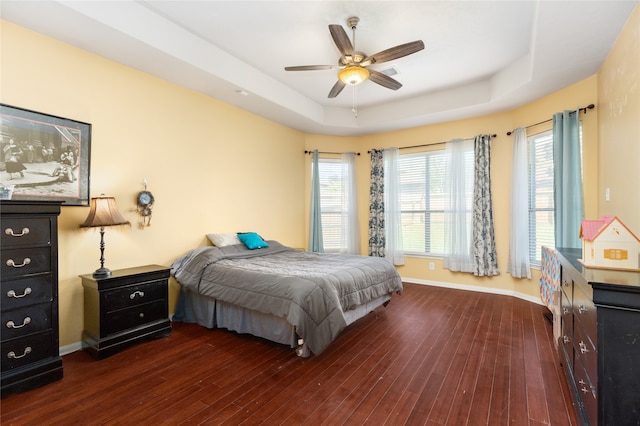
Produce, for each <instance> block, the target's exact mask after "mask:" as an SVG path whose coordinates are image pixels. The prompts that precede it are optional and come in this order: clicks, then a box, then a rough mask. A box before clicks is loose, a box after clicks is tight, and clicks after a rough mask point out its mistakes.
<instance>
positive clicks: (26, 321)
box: [7, 317, 31, 328]
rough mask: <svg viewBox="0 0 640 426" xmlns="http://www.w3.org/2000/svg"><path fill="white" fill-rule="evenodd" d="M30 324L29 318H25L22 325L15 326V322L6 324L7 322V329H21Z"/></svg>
mask: <svg viewBox="0 0 640 426" xmlns="http://www.w3.org/2000/svg"><path fill="white" fill-rule="evenodd" d="M30 322H31V318H29V317H26V318H25V319H24V320H23V321H22V324H20V325H16V323H15V322H13V321H8V322H7V328H22V327H24V326H25V325H27V324H29V323H30Z"/></svg>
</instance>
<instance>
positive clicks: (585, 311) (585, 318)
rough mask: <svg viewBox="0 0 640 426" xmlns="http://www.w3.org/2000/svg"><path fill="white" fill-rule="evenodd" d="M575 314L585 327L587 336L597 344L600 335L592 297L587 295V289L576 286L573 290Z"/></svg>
mask: <svg viewBox="0 0 640 426" xmlns="http://www.w3.org/2000/svg"><path fill="white" fill-rule="evenodd" d="M586 291H589V290H586ZM589 293H590V291H589ZM573 312H574V314H575V317H576V318H577V319H578V320H579V321H580V323H581V324H582V325H583V326H584V328H585V331H586V334H587V336H588V337H589V338H590V339H591V340H592V341H593V342H595V341H596V340H597V339H596V336H597V333H598V330H597V326H596V307H595V305H594V304H593V299H592V297H591V296H590V295H588V294H586V292H585V289H584V288H583V286H580V285H576V286H575V288H574V290H573Z"/></svg>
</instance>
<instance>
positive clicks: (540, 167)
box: [527, 131, 555, 265]
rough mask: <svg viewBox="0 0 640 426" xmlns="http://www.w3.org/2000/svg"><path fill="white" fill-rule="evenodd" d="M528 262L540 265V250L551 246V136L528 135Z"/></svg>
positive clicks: (548, 133) (553, 241)
mask: <svg viewBox="0 0 640 426" xmlns="http://www.w3.org/2000/svg"><path fill="white" fill-rule="evenodd" d="M527 139H528V142H529V159H528V161H529V259H530V261H531V264H534V265H540V262H541V247H542V246H547V247H554V246H555V236H554V212H555V207H554V201H553V133H552V131H547V132H544V133H540V134H537V135H533V136H529V137H528V138H527Z"/></svg>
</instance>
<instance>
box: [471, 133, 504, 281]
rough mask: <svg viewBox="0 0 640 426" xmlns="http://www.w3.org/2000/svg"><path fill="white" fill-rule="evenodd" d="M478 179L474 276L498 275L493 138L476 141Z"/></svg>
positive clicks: (473, 250)
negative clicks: (492, 154)
mask: <svg viewBox="0 0 640 426" xmlns="http://www.w3.org/2000/svg"><path fill="white" fill-rule="evenodd" d="M474 154H475V179H474V189H473V243H472V247H471V256H472V259H473V266H474V271H473V274H474V275H476V276H479V277H482V276H492V275H498V274H499V273H500V271H499V270H498V255H497V253H496V237H495V233H494V228H493V201H492V197H491V136H489V135H480V136H476V138H475V141H474Z"/></svg>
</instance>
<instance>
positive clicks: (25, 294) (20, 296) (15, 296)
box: [7, 287, 31, 299]
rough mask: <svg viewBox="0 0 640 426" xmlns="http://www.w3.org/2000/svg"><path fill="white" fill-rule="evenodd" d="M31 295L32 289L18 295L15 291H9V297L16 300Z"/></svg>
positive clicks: (29, 288)
mask: <svg viewBox="0 0 640 426" xmlns="http://www.w3.org/2000/svg"><path fill="white" fill-rule="evenodd" d="M29 294H31V287H27V288H25V289H24V292H23V293H22V294H16V291H15V290H9V291H8V292H7V296H9V297H13V298H16V299H20V298H22V297H25V296H27V295H29Z"/></svg>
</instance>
